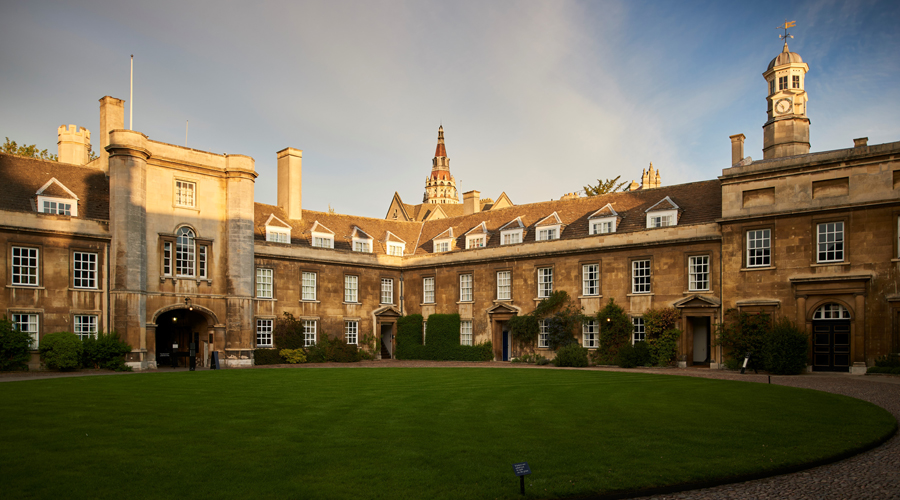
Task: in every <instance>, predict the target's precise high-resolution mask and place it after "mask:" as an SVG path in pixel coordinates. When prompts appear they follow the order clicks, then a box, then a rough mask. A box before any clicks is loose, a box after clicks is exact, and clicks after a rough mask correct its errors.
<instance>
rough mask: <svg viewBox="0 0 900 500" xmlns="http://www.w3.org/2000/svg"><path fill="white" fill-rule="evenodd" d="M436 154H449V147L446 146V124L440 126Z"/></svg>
mask: <svg viewBox="0 0 900 500" xmlns="http://www.w3.org/2000/svg"><path fill="white" fill-rule="evenodd" d="M434 156H447V148H446V147H445V146H444V126H443V125H441V126H440V127H438V143H437V148H435V150H434Z"/></svg>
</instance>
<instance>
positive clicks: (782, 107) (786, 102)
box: [775, 99, 791, 115]
mask: <svg viewBox="0 0 900 500" xmlns="http://www.w3.org/2000/svg"><path fill="white" fill-rule="evenodd" d="M790 110H791V100H790V99H781V100H780V101H778V102H776V103H775V111H777V112H778V114H781V115H783V114H785V113H787V112H789V111H790Z"/></svg>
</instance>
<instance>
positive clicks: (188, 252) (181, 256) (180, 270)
mask: <svg viewBox="0 0 900 500" xmlns="http://www.w3.org/2000/svg"><path fill="white" fill-rule="evenodd" d="M176 235H177V236H178V239H177V240H176V241H175V274H176V275H177V276H187V277H193V276H194V269H195V268H196V267H195V265H194V262H195V258H194V255H195V247H194V231H193V230H192V229H191V228H189V227H180V228H178V232H177V233H176Z"/></svg>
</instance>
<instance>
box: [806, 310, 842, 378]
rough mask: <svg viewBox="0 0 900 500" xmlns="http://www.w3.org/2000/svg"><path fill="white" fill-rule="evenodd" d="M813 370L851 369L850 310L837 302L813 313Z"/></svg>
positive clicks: (839, 370) (837, 370) (834, 370)
mask: <svg viewBox="0 0 900 500" xmlns="http://www.w3.org/2000/svg"><path fill="white" fill-rule="evenodd" d="M812 328H813V339H812V341H813V370H815V371H833V372H846V371H850V312H849V311H847V309H846V308H845V307H844V306H842V305H840V304H836V303H830V304H824V305H822V306H821V307H819V308H818V309H816V312H815V313H813V319H812Z"/></svg>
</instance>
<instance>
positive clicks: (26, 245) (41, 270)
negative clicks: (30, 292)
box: [6, 241, 44, 289]
mask: <svg viewBox="0 0 900 500" xmlns="http://www.w3.org/2000/svg"><path fill="white" fill-rule="evenodd" d="M7 245H8V246H7V254H6V255H7V262H9V264H8V266H9V267H8V268H7V269H8V270H9V271H8V276H9V278H7V285H8V286H10V287H15V288H18V287H22V288H31V289H34V288H43V283H44V280H43V275H44V259H43V258H41V256H42V255H43V254H44V246H43V245H40V244H32V243H16V242H14V241H10V242H9V243H8V244H7ZM13 247H15V248H29V249H36V250H37V277H36V278H37V283H35V284H33V285H30V284H23V283H13Z"/></svg>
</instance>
